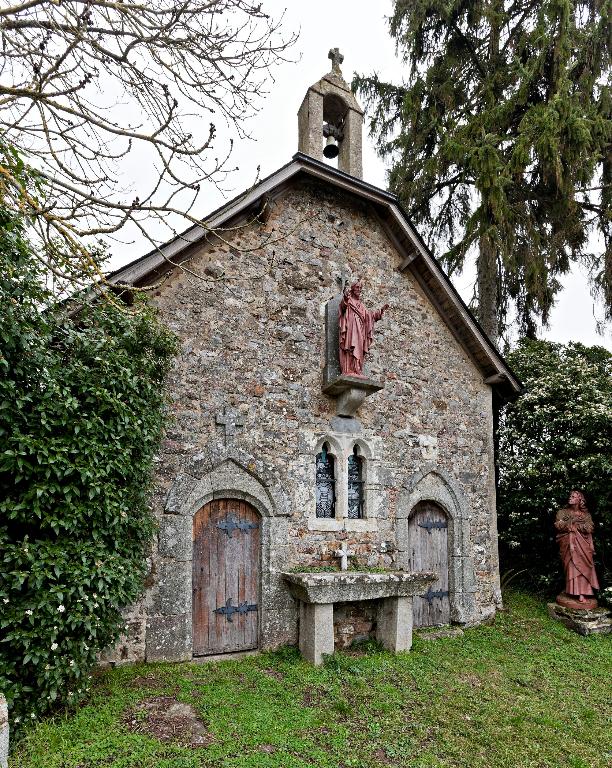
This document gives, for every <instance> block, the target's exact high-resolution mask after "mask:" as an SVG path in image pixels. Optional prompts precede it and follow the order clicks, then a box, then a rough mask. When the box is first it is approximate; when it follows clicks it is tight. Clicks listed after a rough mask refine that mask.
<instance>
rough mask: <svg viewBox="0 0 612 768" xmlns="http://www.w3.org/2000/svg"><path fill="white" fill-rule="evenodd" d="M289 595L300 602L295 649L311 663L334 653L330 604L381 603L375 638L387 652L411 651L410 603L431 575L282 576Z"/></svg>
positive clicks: (342, 573) (344, 573) (346, 573)
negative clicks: (289, 591)
mask: <svg viewBox="0 0 612 768" xmlns="http://www.w3.org/2000/svg"><path fill="white" fill-rule="evenodd" d="M282 576H283V578H284V580H285V581H286V582H287V584H288V585H289V589H290V590H291V594H292V595H293V596H294V597H295V598H296V599H297V600H299V602H300V636H299V647H300V652H301V654H302V656H304V658H305V659H307V660H308V661H310V662H312V663H313V664H316V665H319V664H322V663H323V654H332V653H333V652H334V603H350V602H357V601H362V600H379V601H380V603H379V607H378V614H377V621H376V639H377V640H378V641H379V642H380V643H381V644H382V645H383V646H384V647H385V648H386V649H387V650H389V651H393V652H398V651H408V650H410V648H411V647H412V598H413V595H415V594H417V593H419V594H420V593H421V592H422V591H423V589H424V588H425V587H427V586H428V585H429V584H432V583H433V582H434V581H435V579H436V578H437V577H436V574H435V573H425V572H423V573H409V572H406V571H389V572H387V573H367V572H360V571H337V572H326V573H307V572H304V573H283V574H282Z"/></svg>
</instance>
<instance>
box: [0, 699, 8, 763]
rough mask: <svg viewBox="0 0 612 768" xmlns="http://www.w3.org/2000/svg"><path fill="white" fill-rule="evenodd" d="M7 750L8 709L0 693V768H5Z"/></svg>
mask: <svg viewBox="0 0 612 768" xmlns="http://www.w3.org/2000/svg"><path fill="white" fill-rule="evenodd" d="M8 750H9V721H8V707H7V705H6V699H5V697H4V694H2V693H0V768H7V765H8Z"/></svg>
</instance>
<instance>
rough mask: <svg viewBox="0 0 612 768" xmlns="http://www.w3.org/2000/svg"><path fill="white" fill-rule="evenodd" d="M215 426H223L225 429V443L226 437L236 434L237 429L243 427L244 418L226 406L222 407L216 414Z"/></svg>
mask: <svg viewBox="0 0 612 768" xmlns="http://www.w3.org/2000/svg"><path fill="white" fill-rule="evenodd" d="M216 423H217V426H219V427H223V428H224V429H225V444H226V445H227V442H228V438H230V439H231V438H232V437H234V435H235V434H236V430H237V429H242V427H244V420H243V418H242V416H240V414H238V413H236V412H235V411H231V410H228V409H227V408H224V409H223V413H222V414H218V415H217V419H216Z"/></svg>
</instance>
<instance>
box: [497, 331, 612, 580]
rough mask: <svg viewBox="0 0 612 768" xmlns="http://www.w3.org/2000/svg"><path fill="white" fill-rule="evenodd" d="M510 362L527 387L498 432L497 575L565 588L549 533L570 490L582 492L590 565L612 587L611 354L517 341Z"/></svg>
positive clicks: (575, 346) (552, 534)
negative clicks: (590, 524)
mask: <svg viewBox="0 0 612 768" xmlns="http://www.w3.org/2000/svg"><path fill="white" fill-rule="evenodd" d="M508 359H509V362H510V365H511V366H512V367H513V369H514V370H515V371H516V373H517V374H518V375H519V376H520V377H521V378H522V380H523V382H524V383H525V386H526V390H527V391H526V392H525V394H524V395H523V396H522V397H520V398H519V399H518V400H517V401H516V402H515V403H512V404H510V405H508V406H506V408H505V409H504V412H503V413H502V416H501V423H500V430H499V439H500V443H499V463H500V487H499V500H498V512H499V536H500V556H501V563H502V571H503V570H504V569H506V570H509V569H514V570H522V569H525V573H524V574H523V576H522V580H523V581H528V582H529V583H531V584H532V585H534V586H536V587H538V588H542V587H545V588H547V589H549V590H550V591H552V590H557V589H559V590H560V589H561V588H562V587H563V584H564V582H563V568H562V566H561V561H560V559H559V553H558V546H557V543H556V541H555V530H554V527H553V522H554V517H555V513H556V511H557V510H558V509H560V508H561V507H563V506H565V505H566V503H567V498H568V496H569V492H570V490H572V489H574V488H576V489H579V490H583V491H585V492H586V496H587V502H588V505H589V509H590V511H591V513H592V515H593V520H594V523H595V531H594V534H593V538H594V542H595V553H596V556H595V564H596V567H597V571H598V574H599V577H600V581H602V582H603V584H602V586H606V585H609V584H610V582H611V580H612V573H611V569H612V563H611V562H610V559H611V557H612V451H611V449H610V445H611V438H612V379H611V374H612V354H611V353H610V352H608V351H607V350H606V349H604V348H603V347H585V346H583V345H582V344H574V343H571V344H567V345H562V344H554V343H552V342H547V341H530V340H525V341H523V342H522V343H521V344H520V345H519V346H518V348H517V349H516V350H515V351H514V352H512V353H511V354H510V355H509V358H508Z"/></svg>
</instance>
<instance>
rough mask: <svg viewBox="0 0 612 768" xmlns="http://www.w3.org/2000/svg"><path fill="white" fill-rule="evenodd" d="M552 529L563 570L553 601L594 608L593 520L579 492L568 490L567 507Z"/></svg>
mask: <svg viewBox="0 0 612 768" xmlns="http://www.w3.org/2000/svg"><path fill="white" fill-rule="evenodd" d="M555 528H556V529H557V541H558V542H559V550H560V554H561V560H562V561H563V568H564V569H565V592H562V593H561V594H560V595H559V596H558V597H557V602H559V603H560V604H561V605H568V607H577V608H587V607H596V606H597V601H596V600H595V599H594V598H593V594H594V592H593V590H594V589H599V582H598V581H597V574H596V573H595V564H594V562H593V556H594V554H595V548H594V547H593V536H592V534H593V519H592V517H591V515H590V514H589V511H588V509H587V506H586V500H585V498H584V495H583V494H582V493H581V492H580V491H572V492H571V493H570V496H569V500H568V506H567V507H566V508H565V509H560V510H559V511H558V512H557V517H556V519H555ZM568 598H569V599H568ZM571 603H576V604H577V605H575V606H573V605H570V604H571ZM593 603H594V604H595V605H594V606H593Z"/></svg>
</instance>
